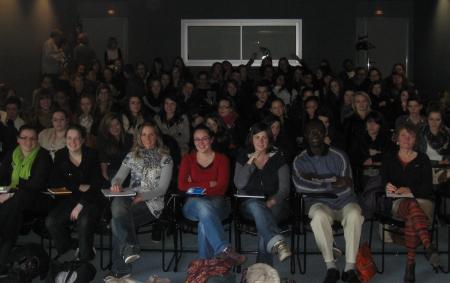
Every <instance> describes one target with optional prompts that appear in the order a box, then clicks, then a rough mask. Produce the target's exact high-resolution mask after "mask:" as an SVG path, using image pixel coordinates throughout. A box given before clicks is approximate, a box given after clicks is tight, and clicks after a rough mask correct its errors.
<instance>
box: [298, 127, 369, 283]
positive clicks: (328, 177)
mask: <svg viewBox="0 0 450 283" xmlns="http://www.w3.org/2000/svg"><path fill="white" fill-rule="evenodd" d="M325 133H326V130H325V125H324V124H323V123H322V122H321V121H320V120H313V121H311V122H309V123H308V124H307V125H306V127H305V138H306V140H307V143H308V146H307V149H306V150H304V151H303V152H302V153H300V154H299V155H298V156H297V157H296V158H295V160H294V163H293V173H292V176H293V180H294V185H295V187H296V190H297V192H298V193H302V194H305V195H306V196H304V200H305V203H306V205H307V211H308V216H309V218H311V228H312V230H313V233H314V237H315V239H316V243H317V246H318V247H319V250H320V251H321V253H322V256H323V258H324V261H325V264H326V266H327V274H326V277H325V279H324V281H323V282H324V283H335V282H337V281H338V280H339V278H340V273H339V271H338V269H337V267H336V263H335V258H334V255H333V242H334V241H333V229H332V225H333V222H334V221H339V222H341V224H342V227H343V230H344V237H345V242H346V247H345V259H346V264H345V269H344V272H343V273H342V281H344V282H351V283H357V282H360V281H359V279H358V276H357V273H356V270H355V262H356V254H357V252H358V247H359V240H360V238H361V228H362V224H363V222H364V217H363V216H362V215H361V208H360V207H359V205H358V203H357V199H356V196H355V194H354V192H353V188H352V178H351V168H350V164H349V162H348V158H347V156H346V155H345V153H343V152H342V151H340V150H337V149H335V148H333V147H329V146H328V145H327V144H326V143H325ZM315 193H316V194H317V193H320V194H321V195H320V196H316V197H311V195H312V194H315ZM325 194H329V195H330V197H327V196H325ZM308 195H309V196H308ZM331 196H334V197H333V198H332V197H331Z"/></svg>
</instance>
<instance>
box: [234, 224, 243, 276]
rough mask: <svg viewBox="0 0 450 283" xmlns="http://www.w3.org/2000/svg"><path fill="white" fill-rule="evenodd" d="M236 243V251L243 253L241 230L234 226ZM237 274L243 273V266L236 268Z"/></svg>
mask: <svg viewBox="0 0 450 283" xmlns="http://www.w3.org/2000/svg"><path fill="white" fill-rule="evenodd" d="M234 241H235V244H236V249H237V252H238V253H241V252H242V247H241V233H240V231H239V228H238V227H237V225H235V226H234ZM236 272H237V273H241V266H240V265H239V266H236Z"/></svg>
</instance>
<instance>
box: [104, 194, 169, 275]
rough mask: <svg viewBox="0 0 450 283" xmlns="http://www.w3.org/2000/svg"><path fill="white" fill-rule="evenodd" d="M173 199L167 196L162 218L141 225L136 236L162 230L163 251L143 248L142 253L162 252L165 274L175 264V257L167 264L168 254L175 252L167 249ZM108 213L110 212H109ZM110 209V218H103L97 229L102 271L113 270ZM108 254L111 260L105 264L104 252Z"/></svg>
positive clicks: (137, 228)
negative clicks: (156, 228)
mask: <svg viewBox="0 0 450 283" xmlns="http://www.w3.org/2000/svg"><path fill="white" fill-rule="evenodd" d="M171 201H172V200H171V198H170V196H169V195H166V206H165V207H164V210H163V213H162V215H161V216H160V218H159V219H157V220H154V221H150V222H148V223H146V224H144V225H140V226H139V227H136V234H137V235H146V234H147V235H148V234H150V235H151V234H152V233H153V232H154V230H155V229H154V227H155V226H157V227H158V229H161V231H160V232H161V249H157V248H149V247H141V251H146V252H147V251H150V252H153V251H156V252H161V263H162V270H163V271H164V272H167V271H169V269H170V266H171V265H172V263H173V262H174V256H175V254H174V255H173V256H172V258H171V259H170V260H169V262H168V263H166V253H167V252H170V251H173V250H170V249H167V248H166V231H167V230H168V229H169V228H170V227H171V225H172V221H170V219H169V218H170V216H169V215H168V214H169V210H170V207H171V205H170V202H171ZM107 211H108V210H107ZM110 212H111V211H110V209H109V217H102V219H101V220H100V223H99V225H98V227H97V229H96V234H98V235H99V245H100V246H99V247H98V248H97V249H98V250H100V268H101V269H102V270H107V269H111V267H112V230H111V225H110V219H111V216H110V214H111V213H110ZM105 237H106V238H107V246H105ZM105 251H107V252H108V257H109V260H108V262H105V255H104V252H105Z"/></svg>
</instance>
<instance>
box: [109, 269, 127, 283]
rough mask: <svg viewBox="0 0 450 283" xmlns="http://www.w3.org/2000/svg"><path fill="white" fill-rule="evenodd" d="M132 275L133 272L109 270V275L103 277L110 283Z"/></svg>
mask: <svg viewBox="0 0 450 283" xmlns="http://www.w3.org/2000/svg"><path fill="white" fill-rule="evenodd" d="M130 277H131V273H119V272H113V271H111V272H109V273H108V275H106V276H105V277H104V278H103V282H105V283H109V282H116V281H117V280H120V279H126V278H130Z"/></svg>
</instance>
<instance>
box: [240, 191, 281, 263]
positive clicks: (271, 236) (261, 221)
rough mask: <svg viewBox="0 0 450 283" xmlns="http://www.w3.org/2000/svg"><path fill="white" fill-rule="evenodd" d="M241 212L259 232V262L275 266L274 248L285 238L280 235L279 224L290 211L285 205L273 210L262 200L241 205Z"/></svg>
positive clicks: (251, 200) (245, 202) (253, 200)
mask: <svg viewBox="0 0 450 283" xmlns="http://www.w3.org/2000/svg"><path fill="white" fill-rule="evenodd" d="M240 208H241V212H242V215H243V216H244V218H246V219H249V220H252V221H254V222H255V224H256V230H257V231H258V235H259V241H258V258H257V262H263V263H267V264H269V265H272V264H273V260H272V248H273V246H274V245H275V243H277V242H278V241H280V240H284V237H283V236H282V235H280V232H281V229H280V228H279V227H278V224H277V223H278V222H279V221H280V220H281V219H282V218H283V216H284V215H285V214H286V211H288V208H287V205H286V204H285V203H280V204H277V205H275V206H274V207H272V208H268V207H267V206H266V202H265V201H263V200H260V199H248V200H244V201H243V202H242V203H241V207H240Z"/></svg>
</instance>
